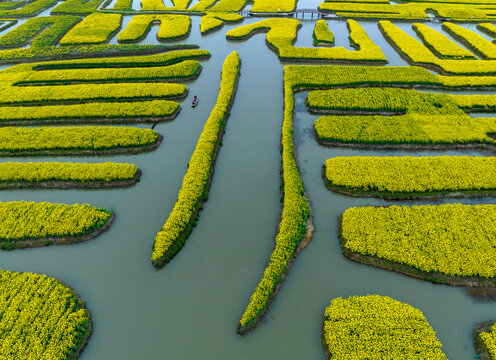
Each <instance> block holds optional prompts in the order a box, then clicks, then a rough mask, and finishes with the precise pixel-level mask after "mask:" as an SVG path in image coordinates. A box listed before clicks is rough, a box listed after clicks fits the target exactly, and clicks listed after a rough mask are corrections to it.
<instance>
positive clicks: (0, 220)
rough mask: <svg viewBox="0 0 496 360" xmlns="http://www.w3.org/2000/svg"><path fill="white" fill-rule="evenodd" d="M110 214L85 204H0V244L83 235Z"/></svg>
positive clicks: (102, 224) (24, 202) (29, 202)
mask: <svg viewBox="0 0 496 360" xmlns="http://www.w3.org/2000/svg"><path fill="white" fill-rule="evenodd" d="M111 215H112V212H111V211H110V210H106V209H102V208H95V207H93V206H90V205H87V204H85V205H79V204H74V205H67V204H53V203H47V202H40V203H37V202H34V201H10V202H3V203H0V243H14V244H15V243H16V242H22V241H23V240H25V239H44V238H57V237H71V236H78V235H83V234H86V233H87V232H88V231H90V230H93V229H98V228H101V227H102V226H104V225H105V224H106V222H107V221H108V220H109V219H110V217H111Z"/></svg>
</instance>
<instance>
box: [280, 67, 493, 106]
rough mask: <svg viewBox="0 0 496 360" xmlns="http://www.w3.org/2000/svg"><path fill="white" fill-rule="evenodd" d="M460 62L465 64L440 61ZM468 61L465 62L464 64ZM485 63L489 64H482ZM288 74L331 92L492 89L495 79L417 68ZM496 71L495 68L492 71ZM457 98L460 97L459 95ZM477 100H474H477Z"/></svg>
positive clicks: (314, 70)
mask: <svg viewBox="0 0 496 360" xmlns="http://www.w3.org/2000/svg"><path fill="white" fill-rule="evenodd" d="M443 61H448V62H453V63H456V62H460V61H462V62H463V61H465V60H443ZM467 61H468V60H467ZM483 62H484V63H487V62H492V61H483ZM289 67H290V68H291V74H293V75H294V77H295V78H298V79H305V80H302V86H304V85H308V87H309V88H311V89H314V88H334V87H349V86H360V85H370V86H378V87H381V86H409V87H414V86H416V87H438V86H439V87H447V88H477V87H482V88H494V87H495V86H496V77H494V76H444V75H434V74H432V73H431V72H429V71H427V70H426V69H423V68H421V67H419V66H409V67H393V66H387V67H374V66H325V65H299V66H292V65H290V66H289ZM495 70H496V68H495ZM458 96H459V95H458ZM476 98H477V97H474V99H476Z"/></svg>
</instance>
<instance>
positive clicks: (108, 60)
mask: <svg viewBox="0 0 496 360" xmlns="http://www.w3.org/2000/svg"><path fill="white" fill-rule="evenodd" d="M209 57H210V53H209V52H208V50H202V49H191V50H176V51H169V52H165V53H161V54H154V55H145V56H122V57H105V58H93V59H77V60H65V61H47V62H41V63H35V64H20V65H17V66H16V67H13V68H11V69H8V70H7V71H4V72H3V73H4V74H5V73H6V72H10V71H14V72H22V71H29V70H31V69H32V70H50V69H52V70H53V69H82V68H111V67H119V68H128V67H147V66H168V65H174V64H177V63H180V62H182V61H184V60H192V59H198V60H200V59H208V58H209Z"/></svg>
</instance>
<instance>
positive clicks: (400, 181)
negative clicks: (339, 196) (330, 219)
mask: <svg viewBox="0 0 496 360" xmlns="http://www.w3.org/2000/svg"><path fill="white" fill-rule="evenodd" d="M325 178H326V180H327V182H328V184H329V186H330V187H331V188H336V189H338V190H339V189H344V190H345V191H348V192H352V193H358V194H363V193H365V194H367V193H371V194H373V195H379V196H381V195H382V196H394V197H404V196H407V197H408V196H409V195H431V194H436V193H439V192H442V193H446V192H467V191H470V192H478V191H484V192H487V191H491V192H496V158H494V157H471V156H433V157H429V156H422V157H412V156H384V157H383V156H350V157H335V158H332V159H328V160H327V161H326V162H325Z"/></svg>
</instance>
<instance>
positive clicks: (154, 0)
mask: <svg viewBox="0 0 496 360" xmlns="http://www.w3.org/2000/svg"><path fill="white" fill-rule="evenodd" d="M140 5H141V10H147V11H165V10H167V8H166V7H165V5H164V2H163V0H141V1H140Z"/></svg>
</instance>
